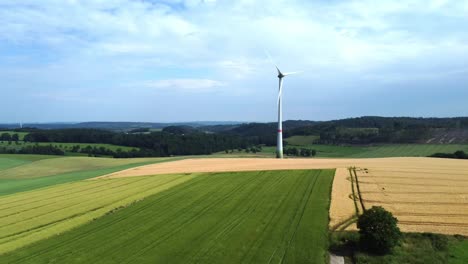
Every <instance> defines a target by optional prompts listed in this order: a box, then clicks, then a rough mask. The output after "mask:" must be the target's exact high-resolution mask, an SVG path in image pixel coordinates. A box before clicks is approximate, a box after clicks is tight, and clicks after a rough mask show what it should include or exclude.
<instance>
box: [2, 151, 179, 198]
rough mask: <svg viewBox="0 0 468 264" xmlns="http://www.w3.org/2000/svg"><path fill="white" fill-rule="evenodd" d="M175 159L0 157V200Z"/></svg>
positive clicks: (3, 155)
mask: <svg viewBox="0 0 468 264" xmlns="http://www.w3.org/2000/svg"><path fill="white" fill-rule="evenodd" d="M173 159H174V158H135V159H109V158H88V157H60V156H45V155H5V154H2V155H0V196H1V195H7V194H12V193H16V192H24V191H28V190H33V189H37V188H42V187H47V186H52V185H56V184H61V183H67V182H73V181H79V180H84V179H89V178H93V177H97V176H101V175H105V174H109V173H112V172H116V171H119V170H124V169H129V168H132V167H136V166H141V165H146V164H151V163H158V162H164V161H170V160H173Z"/></svg>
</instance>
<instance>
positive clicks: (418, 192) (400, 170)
mask: <svg viewBox="0 0 468 264" xmlns="http://www.w3.org/2000/svg"><path fill="white" fill-rule="evenodd" d="M349 167H357V168H358V170H357V177H358V180H359V187H360V189H359V191H360V192H359V194H360V195H361V199H362V202H363V205H364V206H365V208H370V207H371V206H372V205H382V206H384V207H385V208H386V209H388V210H390V211H391V212H393V213H394V214H395V215H396V216H397V218H398V219H399V220H400V227H401V229H402V230H403V231H413V232H436V233H445V234H463V235H468V216H467V215H465V214H468V162H467V161H465V160H452V159H436V158H377V159H285V160H276V159H188V160H181V161H175V162H168V163H161V164H154V165H147V166H142V167H137V168H133V169H129V170H124V171H121V172H117V173H113V174H109V175H106V176H103V177H109V178H121V177H133V176H142V175H154V174H168V173H190V172H221V171H255V170H284V169H287V170H293V169H320V168H340V169H338V173H337V175H336V176H337V178H336V179H335V184H334V185H333V194H332V204H331V209H330V218H331V222H330V227H332V228H334V227H337V226H340V223H341V224H344V223H345V222H348V223H347V224H349V221H350V218H352V215H353V212H354V213H355V212H356V211H355V207H356V205H355V204H354V202H353V192H352V190H353V189H352V188H351V185H352V183H351V181H350V179H349V178H350V177H349V176H346V173H345V172H346V168H349ZM359 168H361V170H360V169H359ZM364 168H365V169H367V170H363V169H364ZM343 169H344V170H343ZM344 182H347V183H348V185H349V187H348V188H347V187H346V186H345V184H344ZM354 190H355V192H356V194H355V195H356V196H354V199H358V196H357V195H358V193H357V192H358V190H357V188H356V186H355V189H354ZM358 208H359V207H358ZM361 210H362V209H361ZM350 228H353V225H351V226H350Z"/></svg>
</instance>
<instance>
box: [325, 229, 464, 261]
mask: <svg viewBox="0 0 468 264" xmlns="http://www.w3.org/2000/svg"><path fill="white" fill-rule="evenodd" d="M330 239H331V241H330V245H331V251H333V252H335V253H338V254H340V252H341V254H342V255H344V256H345V259H346V263H356V264H361V263H362V264H382V263H414V264H426V263H431V264H447V263H448V264H465V263H468V239H467V238H463V237H461V236H449V235H440V234H430V233H404V234H403V237H402V241H401V243H400V244H399V245H397V246H396V247H395V248H394V249H393V250H392V251H391V252H390V253H388V254H386V255H374V254H370V253H367V252H365V251H363V250H361V249H360V248H359V246H358V244H359V234H358V233H357V232H334V233H332V234H331V235H330Z"/></svg>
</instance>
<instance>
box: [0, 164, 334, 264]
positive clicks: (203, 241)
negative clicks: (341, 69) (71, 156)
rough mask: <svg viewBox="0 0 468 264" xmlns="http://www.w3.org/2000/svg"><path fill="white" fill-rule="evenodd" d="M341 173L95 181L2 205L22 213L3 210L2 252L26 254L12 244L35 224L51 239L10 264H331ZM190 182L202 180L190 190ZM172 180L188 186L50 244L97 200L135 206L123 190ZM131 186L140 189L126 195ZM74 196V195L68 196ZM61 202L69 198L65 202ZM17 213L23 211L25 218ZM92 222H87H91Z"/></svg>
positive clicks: (9, 258)
mask: <svg viewBox="0 0 468 264" xmlns="http://www.w3.org/2000/svg"><path fill="white" fill-rule="evenodd" d="M333 174H334V171H333V170H315V171H310V170H309V171H274V172H242V173H240V172H239V173H212V174H199V175H178V176H174V175H173V176H153V177H135V178H127V179H114V180H93V181H91V180H88V181H84V182H79V183H73V184H67V185H62V186H57V187H53V188H48V189H46V190H41V191H34V192H28V193H25V194H17V195H12V196H9V197H6V198H4V199H8V200H4V201H2V202H1V203H0V204H3V207H11V209H4V210H12V211H11V212H3V210H2V215H6V216H5V217H4V218H0V219H1V221H3V222H1V223H2V225H3V227H2V228H1V229H0V237H1V238H2V240H0V243H1V244H0V248H3V250H4V251H9V250H11V249H13V248H15V246H14V245H16V247H19V246H21V243H20V242H15V240H13V239H5V238H13V237H14V236H15V235H17V236H18V239H21V236H22V234H29V233H24V232H29V231H31V228H32V227H31V226H32V225H34V226H37V228H39V230H41V231H39V233H36V232H33V231H31V235H32V236H36V238H37V240H40V241H38V242H37V243H34V244H31V245H28V246H26V247H23V248H21V249H17V250H14V251H10V252H8V253H6V254H4V255H0V262H2V263H51V262H53V263H128V262H132V263H188V262H200V263H270V262H271V263H324V262H325V261H326V258H327V246H328V245H327V243H328V231H327V230H328V208H329V203H330V200H329V197H330V191H331V184H332V180H333ZM189 177H193V178H192V179H189V180H187V181H185V180H186V179H188V178H189ZM171 178H174V179H179V180H181V181H184V182H183V183H180V184H178V185H176V186H174V187H172V188H170V189H168V190H165V191H162V192H159V193H156V194H154V195H151V196H149V197H147V198H146V199H143V200H142V201H139V202H137V203H134V204H132V205H130V206H128V207H126V208H123V209H120V210H117V211H115V212H113V213H108V214H106V215H105V216H102V217H100V218H98V219H96V220H94V221H92V222H89V223H87V224H83V225H80V226H79V227H77V228H74V229H72V230H71V231H68V232H65V233H62V234H60V235H57V236H52V237H49V238H46V237H48V236H50V235H52V234H53V233H54V228H55V225H60V224H61V223H62V222H56V221H57V219H62V220H63V221H65V222H64V224H63V226H65V227H69V226H68V225H67V224H66V222H67V221H68V218H69V217H70V215H73V213H72V211H74V210H77V211H80V212H90V211H92V210H93V209H92V208H93V207H98V205H95V204H94V203H93V202H91V201H95V203H105V202H103V201H101V200H104V199H110V200H112V199H114V200H119V199H122V198H123V197H127V196H126V195H124V194H119V193H120V192H121V191H122V190H123V189H125V192H127V193H131V192H132V190H137V189H139V188H142V187H141V186H145V188H146V189H148V190H149V189H150V187H151V186H153V187H155V186H161V184H164V182H166V181H170V179H171ZM129 184H132V186H133V187H132V188H127V187H124V186H125V185H129ZM108 185H112V186H114V188H108V189H109V190H107V192H106V195H104V196H103V198H101V196H99V195H97V194H96V193H98V190H99V189H100V188H102V189H105V188H104V187H103V186H108ZM73 186H79V187H80V188H76V189H75V188H72V187H73ZM70 188H72V189H73V192H72V193H68V191H67V189H70ZM40 192H50V194H49V195H48V196H49V198H40V199H38V197H42V196H43V195H42V194H41V193H40ZM61 195H67V197H68V198H66V199H60V198H59V197H60V196H61ZM141 195H143V194H141ZM54 196H55V198H52V197H54ZM73 197H75V198H73ZM77 197H80V198H77ZM127 201H128V200H127ZM15 202H16V203H17V204H18V205H20V206H19V207H16V206H15ZM116 205H117V204H115V206H116ZM41 206H42V207H41ZM64 207H65V208H64ZM111 207H112V206H111ZM54 208H56V209H58V210H54ZM61 208H62V209H61ZM107 209H108V208H107ZM107 209H106V210H107ZM15 210H16V211H21V212H20V213H19V214H18V215H15V214H13V213H14V212H15ZM104 211H105V210H104ZM92 212H95V211H92ZM92 212H91V214H93V213H92ZM88 214H89V213H85V214H84V215H85V216H86V217H85V218H87V219H88V220H89V219H90V218H91V216H87V215H88ZM35 215H40V216H37V217H35ZM26 216H27V217H26ZM77 217H80V216H77ZM15 219H21V220H23V219H24V221H23V222H19V223H18V222H17V221H15ZM48 221H49V222H50V223H51V224H50V225H47V222H48ZM43 228H46V229H48V231H45V230H44V231H42V230H43ZM24 230H27V231H24ZM21 231H23V233H21ZM43 234H44V235H43ZM14 238H16V237H14ZM43 238H45V239H43ZM8 240H9V242H5V241H8ZM15 243H16V244H15ZM12 245H13V246H12Z"/></svg>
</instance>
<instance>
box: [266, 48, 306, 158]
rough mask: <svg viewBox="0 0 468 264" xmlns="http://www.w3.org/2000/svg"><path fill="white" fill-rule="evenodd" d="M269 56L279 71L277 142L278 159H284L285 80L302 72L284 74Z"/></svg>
mask: <svg viewBox="0 0 468 264" xmlns="http://www.w3.org/2000/svg"><path fill="white" fill-rule="evenodd" d="M266 54H267V56H268V57H269V59H270V62H271V63H272V64H273V65H275V68H276V70H277V71H278V80H279V90H278V137H277V142H276V158H278V159H282V158H283V102H282V99H283V98H282V95H283V78H284V77H286V76H288V75H292V74H297V73H300V72H287V73H283V72H281V70H280V69H279V68H278V66H277V65H276V64H275V63H274V62H273V60H272V59H271V56H270V55H269V54H268V52H266Z"/></svg>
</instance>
